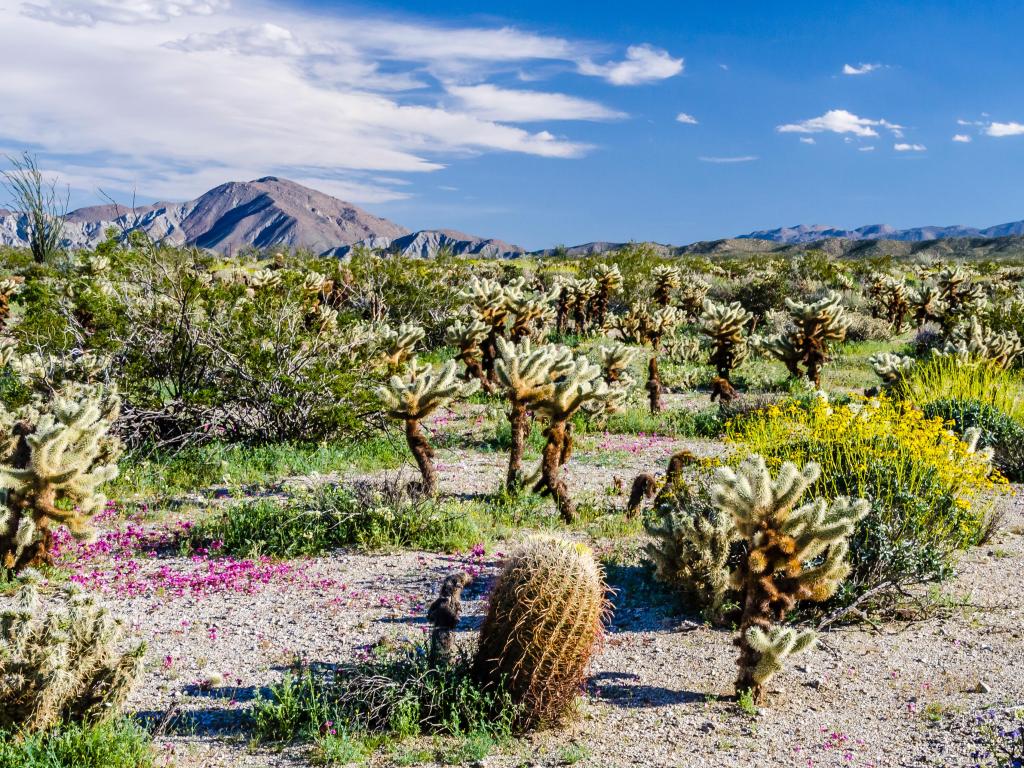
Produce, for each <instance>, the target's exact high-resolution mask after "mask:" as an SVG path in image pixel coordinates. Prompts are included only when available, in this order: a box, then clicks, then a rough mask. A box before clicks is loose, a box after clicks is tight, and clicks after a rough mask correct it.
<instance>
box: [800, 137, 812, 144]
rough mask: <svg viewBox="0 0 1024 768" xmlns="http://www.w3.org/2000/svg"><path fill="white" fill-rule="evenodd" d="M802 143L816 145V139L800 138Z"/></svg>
mask: <svg viewBox="0 0 1024 768" xmlns="http://www.w3.org/2000/svg"><path fill="white" fill-rule="evenodd" d="M800 143H801V144H814V139H813V138H812V137H811V136H801V137H800Z"/></svg>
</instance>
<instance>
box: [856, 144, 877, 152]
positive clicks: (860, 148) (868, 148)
mask: <svg viewBox="0 0 1024 768" xmlns="http://www.w3.org/2000/svg"><path fill="white" fill-rule="evenodd" d="M857 151H858V152H874V151H875V147H874V146H873V145H869V146H867V147H857Z"/></svg>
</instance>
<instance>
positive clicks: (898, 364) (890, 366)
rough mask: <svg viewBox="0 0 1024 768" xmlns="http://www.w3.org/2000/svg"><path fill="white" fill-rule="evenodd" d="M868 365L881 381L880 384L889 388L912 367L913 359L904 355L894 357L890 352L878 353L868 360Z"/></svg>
mask: <svg viewBox="0 0 1024 768" xmlns="http://www.w3.org/2000/svg"><path fill="white" fill-rule="evenodd" d="M868 364H869V365H870V366H871V368H872V370H874V372H875V373H876V374H877V375H878V378H880V379H881V380H882V383H883V384H884V385H885V386H887V387H891V386H892V385H894V384H897V383H899V381H900V380H901V379H902V378H903V377H904V376H905V375H906V374H907V373H908V372H909V371H910V369H911V368H913V367H914V358H912V357H906V356H905V355H902V356H901V355H896V354H893V353H892V352H879V353H878V354H876V355H872V356H871V357H869V358H868Z"/></svg>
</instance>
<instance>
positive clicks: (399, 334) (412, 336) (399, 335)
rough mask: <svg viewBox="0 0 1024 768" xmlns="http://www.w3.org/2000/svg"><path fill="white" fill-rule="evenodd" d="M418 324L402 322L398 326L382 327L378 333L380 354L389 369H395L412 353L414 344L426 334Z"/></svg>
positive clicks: (414, 347)
mask: <svg viewBox="0 0 1024 768" xmlns="http://www.w3.org/2000/svg"><path fill="white" fill-rule="evenodd" d="M426 335H427V334H426V331H424V330H423V329H422V328H421V327H420V326H418V325H406V324H405V323H402V324H401V325H400V326H398V328H384V329H383V330H382V331H381V333H380V340H381V346H382V354H383V356H384V362H385V363H386V364H387V366H388V370H389V371H397V370H398V369H399V368H400V367H401V366H402V364H403V363H405V362H406V361H407V360H409V359H410V358H411V357H412V356H413V355H414V354H415V352H414V350H415V349H416V345H417V344H419V343H420V342H421V341H423V337H424V336H426Z"/></svg>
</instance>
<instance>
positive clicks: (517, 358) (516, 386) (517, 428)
mask: <svg viewBox="0 0 1024 768" xmlns="http://www.w3.org/2000/svg"><path fill="white" fill-rule="evenodd" d="M498 354H499V358H498V360H497V361H496V362H495V364H494V372H495V375H496V376H497V379H498V383H499V384H500V385H501V387H502V389H503V390H504V392H505V396H506V397H507V398H508V401H509V412H508V421H509V426H510V428H511V434H512V439H511V447H510V449H509V462H508V475H507V478H506V487H507V488H508V490H509V491H511V492H514V491H516V490H517V489H518V487H519V484H520V482H521V480H522V477H521V475H522V469H523V449H524V447H525V443H526V436H527V434H528V433H529V431H530V419H529V410H530V409H531V408H533V407H535V406H536V405H537V404H538V403H540V402H541V401H542V400H546V399H549V398H551V397H552V396H553V394H554V390H555V381H556V380H557V379H558V378H559V377H561V376H563V375H565V374H566V373H568V372H569V371H570V370H572V367H573V359H572V353H571V352H570V351H569V350H568V349H567V348H565V347H559V346H555V345H553V344H545V345H543V346H539V347H536V348H534V347H532V346H531V344H530V340H529V339H524V340H523V341H521V342H520V343H519V344H514V343H512V342H511V341H508V340H506V339H498Z"/></svg>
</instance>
